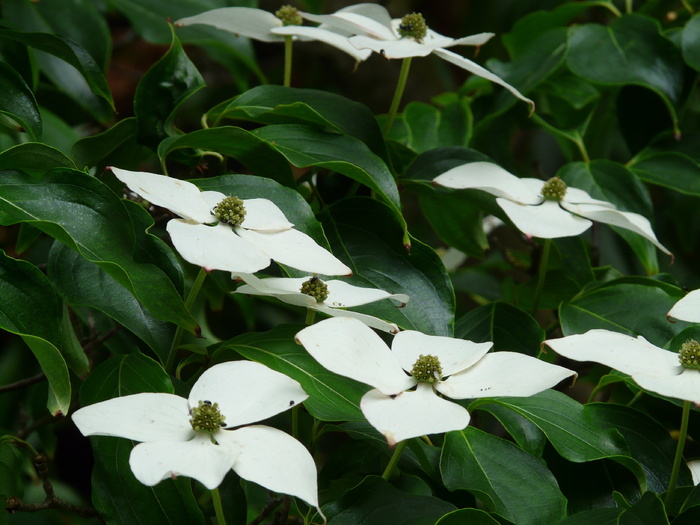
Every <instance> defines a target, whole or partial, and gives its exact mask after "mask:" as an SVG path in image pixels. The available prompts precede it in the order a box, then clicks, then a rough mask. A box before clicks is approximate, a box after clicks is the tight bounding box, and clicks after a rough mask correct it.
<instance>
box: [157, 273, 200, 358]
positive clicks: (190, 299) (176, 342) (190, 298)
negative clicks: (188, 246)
mask: <svg viewBox="0 0 700 525" xmlns="http://www.w3.org/2000/svg"><path fill="white" fill-rule="evenodd" d="M206 276H207V271H206V270H205V269H204V268H200V269H199V273H198V274H197V277H196V278H195V280H194V283H192V288H190V291H189V293H188V294H187V298H186V299H185V307H186V308H187V311H191V310H192V305H193V304H194V300H195V299H196V298H197V295H198V294H199V290H200V289H201V288H202V283H203V282H204V279H205V278H206ZM182 334H183V330H182V327H181V326H178V327H177V328H176V329H175V335H174V336H173V342H172V343H171V345H170V350H168V357H167V359H166V360H165V363H164V365H165V370H166V371H169V370H170V369H172V367H173V365H174V363H175V354H176V353H177V347H178V346H180V341H182Z"/></svg>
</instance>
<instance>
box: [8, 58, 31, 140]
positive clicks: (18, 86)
mask: <svg viewBox="0 0 700 525" xmlns="http://www.w3.org/2000/svg"><path fill="white" fill-rule="evenodd" d="M0 114H3V115H7V116H8V117H10V118H11V119H13V120H15V121H16V122H17V123H18V124H19V125H20V127H21V128H23V129H24V130H25V131H26V132H27V133H28V134H29V136H30V137H32V139H33V140H38V139H39V137H41V115H40V114H39V106H38V104H37V102H36V99H35V98H34V93H32V90H31V89H30V88H29V86H27V84H26V82H25V81H24V79H23V78H22V77H21V76H20V75H19V73H17V71H15V70H14V69H13V68H12V67H10V66H9V65H8V64H6V63H4V62H0Z"/></svg>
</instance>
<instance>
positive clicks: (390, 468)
mask: <svg viewBox="0 0 700 525" xmlns="http://www.w3.org/2000/svg"><path fill="white" fill-rule="evenodd" d="M406 443H407V440H405V439H404V440H403V441H399V442H398V443H397V445H396V447H395V448H394V453H393V454H392V455H391V459H390V460H389V463H388V464H387V466H386V468H385V469H384V472H383V473H382V479H384V480H386V481H389V478H391V475H392V474H393V473H394V470H396V465H398V463H399V458H400V457H401V453H402V452H403V449H404V447H405V446H406Z"/></svg>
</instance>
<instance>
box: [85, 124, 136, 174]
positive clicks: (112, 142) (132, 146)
mask: <svg viewBox="0 0 700 525" xmlns="http://www.w3.org/2000/svg"><path fill="white" fill-rule="evenodd" d="M137 131H138V125H137V121H136V118H134V117H129V118H125V119H123V120H120V121H119V122H117V123H116V124H115V125H114V126H112V127H110V128H108V129H107V130H105V131H103V132H102V133H98V134H96V135H90V136H88V137H83V138H81V139H79V140H78V141H76V142H75V144H74V145H73V149H72V151H71V157H73V160H74V161H75V165H76V166H78V168H81V169H82V168H84V167H86V166H87V167H93V166H97V167H98V168H102V169H104V168H105V167H107V166H119V167H120V168H124V169H130V168H136V167H137V166H136V162H138V160H139V159H140V157H141V153H142V150H143V149H145V148H144V147H143V146H141V145H139V144H137V142H136V134H137Z"/></svg>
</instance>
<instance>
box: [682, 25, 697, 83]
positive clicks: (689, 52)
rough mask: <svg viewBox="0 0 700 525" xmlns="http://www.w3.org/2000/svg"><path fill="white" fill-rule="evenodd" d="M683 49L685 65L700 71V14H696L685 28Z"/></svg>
mask: <svg viewBox="0 0 700 525" xmlns="http://www.w3.org/2000/svg"><path fill="white" fill-rule="evenodd" d="M682 49H683V58H684V59H685V63H686V64H688V65H689V66H690V67H692V68H693V69H695V70H696V71H700V51H699V49H700V13H695V14H694V15H693V16H692V17H691V18H690V20H689V21H688V23H687V24H686V25H685V27H684V28H683V39H682Z"/></svg>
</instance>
